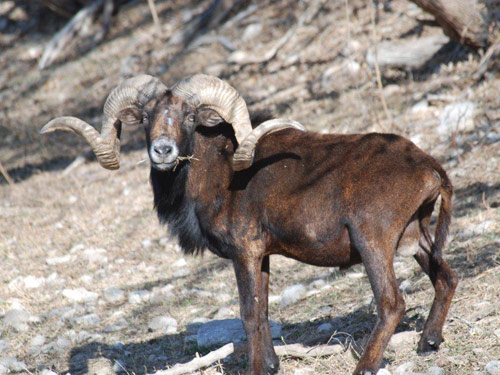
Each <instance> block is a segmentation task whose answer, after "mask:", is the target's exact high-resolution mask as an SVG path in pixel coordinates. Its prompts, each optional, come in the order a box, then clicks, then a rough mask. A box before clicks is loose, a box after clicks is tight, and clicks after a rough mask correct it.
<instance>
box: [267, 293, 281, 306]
mask: <svg viewBox="0 0 500 375" xmlns="http://www.w3.org/2000/svg"><path fill="white" fill-rule="evenodd" d="M280 301H281V296H274V295H270V296H269V304H270V305H272V304H275V303H280Z"/></svg>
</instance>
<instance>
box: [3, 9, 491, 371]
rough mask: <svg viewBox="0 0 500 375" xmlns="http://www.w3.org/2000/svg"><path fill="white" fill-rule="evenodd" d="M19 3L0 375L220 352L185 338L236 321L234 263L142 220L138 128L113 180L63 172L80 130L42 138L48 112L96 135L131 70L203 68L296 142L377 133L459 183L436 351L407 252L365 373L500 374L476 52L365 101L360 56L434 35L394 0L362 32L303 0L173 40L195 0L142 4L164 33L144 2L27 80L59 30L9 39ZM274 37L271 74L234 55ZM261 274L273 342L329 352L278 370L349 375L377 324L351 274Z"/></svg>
mask: <svg viewBox="0 0 500 375" xmlns="http://www.w3.org/2000/svg"><path fill="white" fill-rule="evenodd" d="M12 3H13V4H14V5H13V6H14V7H15V9H14V10H10V13H9V15H8V16H5V14H4V13H1V12H3V11H4V8H2V7H7V6H8V5H5V4H12ZM320 3H321V2H320ZM16 4H17V3H14V2H10V1H7V2H3V3H2V4H0V5H1V7H0V15H2V16H1V17H3V18H0V37H1V39H0V42H1V43H2V44H3V47H2V51H1V52H0V87H1V90H0V108H1V111H0V162H1V163H2V164H3V165H4V167H5V168H6V169H7V170H8V172H9V174H10V175H11V177H12V178H13V179H14V180H15V184H14V185H8V184H7V183H4V181H3V180H0V183H1V184H0V256H1V259H2V261H1V273H0V374H4V373H8V372H13V373H23V374H24V373H27V374H38V373H43V374H44V375H51V374H52V372H55V373H68V372H69V373H71V374H73V375H77V374H86V373H92V374H113V373H120V374H136V375H140V374H150V373H153V372H155V371H157V370H160V369H165V368H168V367H170V366H173V365H175V364H177V363H181V362H186V361H189V360H191V359H192V358H194V357H195V356H196V355H197V353H201V354H205V353H207V352H208V351H209V350H210V347H211V345H215V347H217V346H218V345H222V344H221V343H220V342H219V343H215V344H207V343H206V342H200V340H201V339H202V337H214V338H219V337H220V333H214V334H210V331H208V334H207V329H208V328H210V327H211V325H210V324H214V323H213V321H215V320H222V319H233V318H237V317H238V316H239V308H238V296H237V289H236V284H235V281H234V276H233V271H232V267H231V264H230V263H228V262H227V261H224V260H221V259H219V258H217V257H215V256H213V255H211V254H209V253H206V254H205V255H204V256H202V257H198V258H192V257H185V256H184V255H183V254H182V252H181V251H180V250H179V247H178V245H177V244H176V241H175V239H173V238H170V237H169V236H168V235H167V231H166V228H163V227H161V226H160V225H159V224H158V222H157V219H156V217H155V213H154V211H153V209H152V194H151V190H150V187H149V184H148V175H149V165H148V161H147V155H146V154H145V152H144V141H143V139H142V132H141V131H140V129H126V131H125V132H124V135H123V142H122V144H123V162H122V167H121V169H120V170H118V171H116V172H110V171H107V170H103V169H102V168H100V167H99V165H98V164H97V163H96V162H95V161H92V160H90V161H88V160H86V159H85V158H79V159H77V160H79V161H80V160H81V162H76V163H74V164H71V163H72V162H73V161H74V160H75V159H76V158H77V157H78V156H80V155H85V154H84V153H85V152H86V151H88V147H87V145H85V144H84V143H83V142H82V141H81V140H80V139H79V138H78V137H76V136H73V135H71V134H55V135H50V136H44V137H40V136H39V135H38V130H39V129H40V128H41V126H42V125H43V124H44V123H45V122H47V121H48V120H50V119H51V118H53V117H56V116H60V115H76V116H79V117H81V118H83V119H85V120H87V121H89V122H91V123H93V124H96V125H97V124H98V123H99V122H100V119H101V112H102V105H103V103H104V100H105V98H106V95H107V93H109V91H110V90H111V89H112V87H114V86H115V85H117V84H118V83H119V82H120V81H121V80H123V79H124V78H127V77H130V76H133V75H135V74H138V73H140V72H148V73H150V74H154V75H158V76H160V77H161V78H162V79H163V81H164V82H166V83H167V84H169V85H171V84H173V83H175V82H176V81H177V80H178V79H179V78H180V77H184V76H186V75H189V74H192V73H195V72H205V73H209V74H216V75H218V76H220V77H222V78H224V79H226V80H228V81H229V82H230V83H231V84H232V85H233V86H235V87H236V88H237V89H238V90H240V92H241V93H242V94H243V95H244V97H245V98H246V100H247V103H248V104H249V107H250V109H251V110H259V109H270V110H272V111H273V113H274V114H275V115H276V116H284V117H290V118H293V119H295V120H298V121H300V122H302V123H303V124H304V125H305V126H306V127H307V128H308V129H309V130H311V131H318V132H339V133H347V132H366V131H391V132H395V133H398V134H402V135H404V136H407V137H409V138H410V139H412V140H413V141H414V142H415V143H416V144H417V145H418V146H420V147H421V148H422V149H424V150H425V151H427V152H429V153H430V154H432V155H434V156H435V157H436V158H437V159H438V160H439V161H440V162H441V163H442V164H443V166H444V168H445V169H446V170H447V171H448V173H449V175H450V177H451V179H452V181H453V183H454V186H455V198H454V214H453V224H452V227H451V235H450V242H449V245H448V246H447V248H446V249H445V258H446V259H447V261H449V263H450V265H451V266H452V267H453V268H454V269H455V270H456V271H457V272H458V274H459V277H460V284H459V286H458V289H457V292H456V296H455V298H454V301H453V304H452V307H451V310H450V313H449V316H448V319H447V322H446V325H445V338H446V341H445V342H444V343H443V345H442V346H441V350H440V351H439V352H438V353H435V354H432V355H430V356H427V357H419V356H418V355H417V354H416V351H415V349H416V340H417V339H418V332H420V331H421V329H422V326H423V323H424V321H425V318H426V316H427V314H428V311H429V307H430V304H431V302H432V298H433V290H432V286H431V284H430V282H429V281H428V278H427V277H426V276H425V275H424V274H423V273H422V272H421V271H420V269H419V267H418V265H417V263H416V262H415V261H414V260H413V259H412V258H407V257H402V256H398V257H397V258H396V261H395V268H396V274H397V276H398V280H399V282H400V288H401V289H402V290H403V292H404V295H405V299H406V304H407V312H406V315H405V318H404V320H403V322H402V323H401V324H400V325H399V326H398V329H397V332H398V333H397V335H396V336H395V338H394V339H393V341H392V343H391V345H390V346H389V348H388V350H387V351H386V353H385V356H384V358H385V361H384V369H383V370H381V371H380V374H388V373H392V374H410V373H419V374H466V375H470V374H477V375H479V374H481V375H482V374H490V375H492V374H500V369H499V366H500V362H499V361H500V313H499V311H500V256H499V251H498V249H499V246H500V208H499V207H500V99H499V98H500V89H499V88H500V73H499V68H500V65H499V62H498V61H493V62H491V63H490V69H489V70H488V71H487V72H486V74H485V75H484V77H481V78H477V77H475V73H476V71H477V68H478V64H479V61H480V60H481V54H480V53H479V54H478V53H474V52H472V51H469V50H467V49H466V48H464V47H461V46H459V45H457V44H454V43H452V42H446V39H444V40H445V42H443V45H442V46H441V47H439V49H438V51H437V52H436V53H435V54H434V55H433V56H431V57H430V58H429V59H428V60H426V61H423V62H421V63H420V64H421V65H419V66H411V67H409V66H393V65H391V64H388V65H385V64H382V63H381V64H380V69H381V81H382V82H381V83H382V88H381V90H380V89H379V87H378V84H377V75H376V69H375V66H374V65H373V62H371V61H372V58H370V56H373V53H374V48H377V46H381V48H382V47H383V45H382V42H384V43H393V44H394V45H397V44H398V43H410V44H411V43H413V42H414V41H415V40H417V39H421V38H424V37H429V36H436V35H437V36H439V40H443V35H442V32H441V30H440V29H439V28H437V27H435V26H432V25H429V23H428V22H426V21H428V20H430V19H431V18H430V17H429V16H428V15H426V14H425V13H423V12H422V11H421V10H420V9H419V8H417V7H415V6H414V5H413V4H412V3H410V2H408V1H398V2H392V3H391V6H390V7H388V8H385V9H384V8H383V7H381V8H380V9H379V11H378V20H377V23H376V26H375V27H374V22H373V19H374V18H375V17H374V16H373V14H372V10H371V8H370V7H368V6H366V5H365V4H364V2H361V1H347V2H334V1H329V2H324V4H323V5H322V7H321V8H319V10H318V11H317V12H313V14H312V16H311V17H309V18H307V19H303V18H302V15H303V14H304V13H307V12H308V11H310V9H311V8H310V7H312V6H314V4H318V2H317V1H311V2H297V4H296V5H293V6H290V2H285V1H262V2H257V3H256V5H254V6H253V8H251V9H250V10H251V11H248V12H247V14H246V16H245V17H240V18H238V15H234V16H231V17H229V18H228V19H227V20H225V21H224V22H222V23H221V24H220V25H217V26H216V27H214V28H213V29H211V30H209V31H207V32H206V33H205V34H203V35H201V34H200V35H199V36H198V37H197V38H195V39H194V41H192V42H191V44H190V45H189V46H185V45H182V44H176V43H173V41H172V40H171V39H172V38H171V37H172V36H175V35H176V32H177V31H179V30H182V29H183V28H184V27H185V26H186V25H187V24H189V21H190V20H191V19H192V18H193V17H195V16H196V15H197V14H199V13H200V12H201V11H202V10H203V9H204V8H205V7H206V6H207V5H208V2H206V1H204V2H195V1H187V2H185V1H167V0H165V1H160V0H157V1H156V5H157V7H158V11H159V16H160V20H161V21H162V25H163V26H162V33H161V34H160V35H156V34H155V28H154V25H153V24H152V22H151V14H150V11H149V8H148V6H147V4H146V2H131V3H128V4H127V5H125V6H123V7H122V8H120V10H119V13H118V14H117V15H116V16H115V17H114V18H113V23H112V27H111V29H110V34H108V36H107V37H106V39H105V40H104V42H102V43H100V44H99V45H97V46H92V48H90V47H89V46H90V45H91V44H89V42H88V41H86V40H84V41H80V42H76V43H73V44H72V45H71V46H70V47H68V48H67V49H66V50H65V51H64V53H63V54H62V55H61V56H60V57H59V59H58V60H56V62H55V64H54V65H52V66H51V67H49V68H47V69H45V70H41V71H40V70H39V69H38V68H37V61H38V59H39V58H40V56H41V54H42V53H43V47H44V46H45V45H46V43H47V42H48V40H49V39H50V37H51V36H52V35H53V32H54V30H57V29H59V28H60V27H62V26H63V25H64V20H61V19H57V18H54V19H53V20H52V23H51V24H50V25H49V26H44V27H41V26H36V25H37V24H36V23H35V26H32V27H31V28H30V29H29V31H28V32H26V33H24V34H22V33H20V32H19V30H21V29H22V25H25V24H28V23H29V20H30V19H31V18H30V17H33V14H31V13H30V12H31V10H30V8H29V7H27V8H26V7H24V8H23V6H22V4H23V3H20V4H21V5H16ZM321 4H322V3H321ZM195 5H197V6H195ZM346 5H347V7H346ZM247 10H248V9H247ZM242 11H244V10H242ZM238 14H240V13H238ZM3 19H6V20H7V21H2V20H3ZM35 21H36V22H40V20H36V19H35ZM2 25H4V26H2ZM89 27H90V31H92V26H89ZM289 30H294V32H293V33H291V36H290V38H289V39H288V40H287V42H286V43H285V44H284V45H283V46H282V47H281V48H279V49H278V50H277V51H276V54H275V55H274V56H272V57H270V58H269V59H268V60H267V61H264V62H245V61H243V60H244V59H246V58H248V56H254V57H255V56H257V57H258V58H262V56H263V54H264V53H265V52H267V51H269V50H272V49H273V48H274V47H275V46H276V44H275V43H276V41H277V40H279V39H280V38H281V37H283V36H284V35H286V33H287V31H289ZM374 31H375V33H374ZM4 47H5V48H4ZM242 59H243V60H242ZM370 62H371V63H370ZM382 97H383V98H384V99H385V101H386V103H387V111H386V110H384V108H383V107H384V106H383V103H382V100H381V98H382ZM70 164H71V167H70V168H69V169H68V166H69V165H70ZM1 178H2V177H0V179H1ZM271 269H272V271H271V275H272V276H271V285H270V290H271V297H270V303H271V307H270V318H271V320H272V321H274V322H275V333H276V340H277V341H278V342H281V343H296V342H298V343H303V344H305V345H315V344H320V343H321V344H322V343H326V342H329V343H331V344H333V343H337V344H340V345H341V348H342V350H341V351H340V352H339V353H338V354H335V355H332V356H328V357H318V358H310V359H295V358H288V357H283V358H281V370H280V373H281V374H287V375H288V374H297V375H298V374H334V375H338V374H347V373H350V372H351V371H352V370H353V369H354V367H355V364H356V361H357V358H358V357H359V353H360V352H361V351H362V347H363V344H364V342H365V340H366V338H367V336H368V334H369V333H370V331H371V328H372V327H373V324H374V322H375V319H376V315H375V311H374V306H373V302H372V292H371V290H370V286H369V284H368V280H367V277H366V273H365V271H364V269H363V267H362V266H356V267H353V268H352V269H350V270H348V271H346V272H339V271H338V270H337V269H328V268H315V267H312V266H307V265H304V264H300V263H297V262H295V261H292V260H289V259H286V258H282V257H275V258H272V260H271ZM206 323H209V324H208V325H206ZM226 324H235V323H234V322H231V321H228V322H226ZM228 330H229V329H228V328H223V329H222V331H223V332H227V331H228ZM235 331H236V335H238V330H237V329H235ZM216 332H221V331H216ZM202 333H203V334H202ZM244 366H245V358H244V357H241V356H230V357H228V358H227V359H226V360H224V361H222V362H219V363H216V364H214V365H212V366H210V367H209V368H206V369H204V370H203V371H202V372H200V374H201V373H203V374H210V375H212V374H239V373H243V369H244Z"/></svg>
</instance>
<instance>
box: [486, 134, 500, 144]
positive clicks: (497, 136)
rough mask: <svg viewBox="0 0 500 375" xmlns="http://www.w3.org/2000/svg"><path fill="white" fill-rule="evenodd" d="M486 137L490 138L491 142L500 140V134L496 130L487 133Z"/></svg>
mask: <svg viewBox="0 0 500 375" xmlns="http://www.w3.org/2000/svg"><path fill="white" fill-rule="evenodd" d="M486 139H488V141H490V142H491V143H495V142H498V141H500V134H498V133H495V132H489V133H488V134H487V135H486Z"/></svg>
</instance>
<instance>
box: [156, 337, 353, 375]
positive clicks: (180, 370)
mask: <svg viewBox="0 0 500 375" xmlns="http://www.w3.org/2000/svg"><path fill="white" fill-rule="evenodd" d="M243 349H244V347H243V346H239V345H238V346H236V347H235V345H234V344H233V343H229V344H226V345H224V346H223V347H222V348H219V349H217V350H214V351H212V352H210V353H208V354H207V355H205V356H203V357H197V358H194V359H193V360H191V361H190V362H187V363H179V364H177V365H175V366H174V367H172V368H169V369H168V370H162V371H158V372H156V373H154V375H182V374H191V373H193V372H195V371H196V370H199V369H200V368H203V367H207V366H210V365H211V364H212V363H214V362H217V361H220V360H222V359H224V358H226V357H227V356H229V355H231V354H233V353H234V352H235V351H240V350H243ZM274 350H275V352H276V355H278V356H287V357H295V358H311V357H325V356H329V355H333V354H339V353H341V352H342V351H343V350H344V348H343V346H342V345H340V344H336V345H319V346H315V347H311V348H308V347H305V346H303V345H302V344H290V345H281V346H275V347H274Z"/></svg>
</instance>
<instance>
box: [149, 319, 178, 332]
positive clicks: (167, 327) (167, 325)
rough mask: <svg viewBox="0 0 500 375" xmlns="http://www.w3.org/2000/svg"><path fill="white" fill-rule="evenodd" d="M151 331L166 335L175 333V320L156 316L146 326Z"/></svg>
mask: <svg viewBox="0 0 500 375" xmlns="http://www.w3.org/2000/svg"><path fill="white" fill-rule="evenodd" d="M148 327H149V329H150V330H152V331H161V332H163V333H166V334H167V335H170V334H173V333H176V332H177V320H175V319H174V318H172V317H170V316H166V315H164V316H157V317H156V318H154V319H153V320H151V322H149V325H148Z"/></svg>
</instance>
